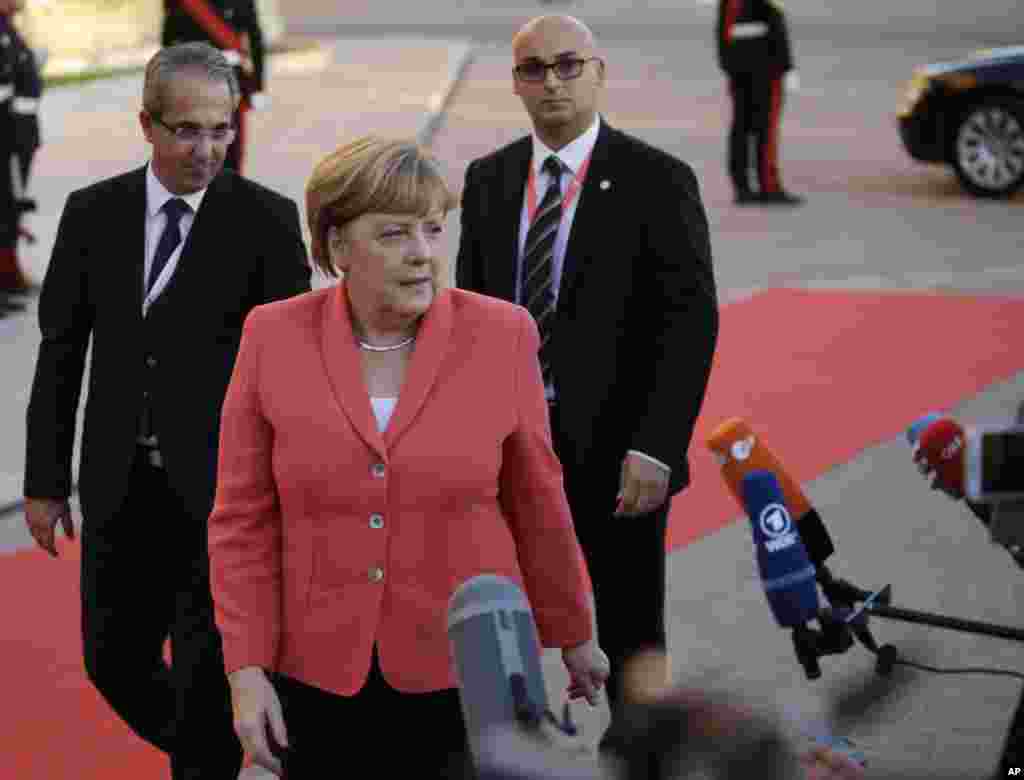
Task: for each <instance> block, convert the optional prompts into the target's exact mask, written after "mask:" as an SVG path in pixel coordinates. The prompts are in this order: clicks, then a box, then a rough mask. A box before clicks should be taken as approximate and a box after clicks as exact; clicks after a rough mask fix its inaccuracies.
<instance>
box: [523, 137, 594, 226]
mask: <svg viewBox="0 0 1024 780" xmlns="http://www.w3.org/2000/svg"><path fill="white" fill-rule="evenodd" d="M589 165H590V155H589V154H588V155H587V159H586V160H584V161H583V164H582V165H581V166H580V169H579V171H577V172H576V175H575V176H573V177H572V181H570V182H569V188H568V189H567V190H566V191H565V195H564V196H563V197H562V215H563V216H565V213H566V212H567V211H568V210H569V204H570V203H572V200H573V198H575V197H576V194H577V193H578V192H579V191H580V187H581V186H582V185H583V180H584V179H585V178H586V177H587V167H588V166H589ZM558 183H560V182H558ZM536 213H537V172H536V171H535V170H534V168H533V162H532V161H531V162H530V175H529V177H527V180H526V216H527V218H528V219H527V224H533V217H534V215H535V214H536Z"/></svg>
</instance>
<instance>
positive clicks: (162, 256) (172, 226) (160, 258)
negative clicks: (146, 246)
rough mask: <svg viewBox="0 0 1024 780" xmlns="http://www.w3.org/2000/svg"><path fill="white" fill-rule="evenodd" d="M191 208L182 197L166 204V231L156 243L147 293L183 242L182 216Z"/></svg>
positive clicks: (164, 208)
mask: <svg viewBox="0 0 1024 780" xmlns="http://www.w3.org/2000/svg"><path fill="white" fill-rule="evenodd" d="M191 210H192V207H191V206H189V205H188V204H187V203H186V202H185V201H183V200H182V199H181V198H171V199H170V200H169V201H167V202H166V203H165V204H164V206H163V211H164V213H165V214H166V215H167V224H166V225H165V226H164V232H163V233H162V234H161V235H160V243H158V244H157V245H156V254H155V255H153V267H152V268H150V270H149V279H148V280H147V281H146V294H147V295H148V294H149V291H150V290H151V289H153V285H154V284H155V283H156V280H157V279H158V278H159V277H160V272H161V271H163V270H164V266H165V265H167V261H168V260H169V259H170V257H171V255H172V254H174V250H175V249H177V248H178V244H180V243H181V218H182V217H183V216H184V215H185V213H186V212H189V211H191Z"/></svg>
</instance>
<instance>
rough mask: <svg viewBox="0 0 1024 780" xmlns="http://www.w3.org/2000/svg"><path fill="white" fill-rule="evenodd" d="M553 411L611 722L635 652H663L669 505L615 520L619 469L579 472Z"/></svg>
mask: <svg viewBox="0 0 1024 780" xmlns="http://www.w3.org/2000/svg"><path fill="white" fill-rule="evenodd" d="M550 408H551V428H552V437H553V441H554V447H555V454H556V455H558V456H559V459H560V460H561V461H562V468H563V471H564V473H565V487H566V495H567V497H568V499H569V508H570V509H571V510H572V517H573V522H574V524H575V527H576V536H577V538H578V539H579V542H580V547H581V548H582V549H583V556H584V558H585V560H586V562H587V568H588V570H589V572H590V578H591V581H592V583H593V586H594V607H595V610H596V612H597V633H598V639H599V642H600V645H601V649H602V650H604V651H605V653H607V654H608V660H609V661H610V662H611V675H610V676H609V678H608V682H607V683H606V691H607V694H608V699H609V704H610V705H611V708H612V717H613V718H614V717H615V716H616V712H617V711H618V709H619V707H620V705H621V704H622V695H621V693H622V692H621V687H622V670H623V666H624V665H625V663H626V662H627V661H628V660H629V659H630V658H631V657H632V656H633V655H635V654H636V653H638V652H640V651H641V650H648V649H664V648H665V646H666V634H665V558H666V555H665V535H666V529H667V526H668V510H669V504H668V502H666V503H665V504H664V505H663V506H661V507H660V508H658V509H656V510H655V511H653V512H650V513H648V514H646V515H641V516H640V517H613V516H612V514H613V512H614V511H615V503H616V500H615V497H616V494H617V493H618V489H619V480H620V474H621V467H622V464H621V463H613V462H609V463H604V464H598V465H597V467H596V468H587V469H578V468H576V467H574V466H573V464H572V463H571V462H570V459H569V458H567V457H564V454H565V453H568V452H571V451H572V448H571V447H570V446H569V445H570V442H569V439H568V438H567V436H566V434H565V432H564V431H563V430H562V428H561V425H560V419H559V413H558V405H557V404H555V405H553V406H551V407H550Z"/></svg>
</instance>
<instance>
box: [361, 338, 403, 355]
mask: <svg viewBox="0 0 1024 780" xmlns="http://www.w3.org/2000/svg"><path fill="white" fill-rule="evenodd" d="M415 340H416V336H409V338H407V339H406V340H405V341H399V342H398V343H397V344H392V345H391V346H389V347H377V346H374V345H373V344H367V343H366V342H365V341H363V340H362V339H357V341H358V342H359V348H360V349H365V350H366V351H368V352H394V351H395V350H396V349H401V348H402V347H407V346H409V345H410V344H412V343H413V342H414V341H415Z"/></svg>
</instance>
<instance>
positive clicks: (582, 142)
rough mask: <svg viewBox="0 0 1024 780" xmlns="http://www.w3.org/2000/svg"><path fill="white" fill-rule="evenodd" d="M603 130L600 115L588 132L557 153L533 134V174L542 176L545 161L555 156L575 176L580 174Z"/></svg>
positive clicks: (585, 131)
mask: <svg viewBox="0 0 1024 780" xmlns="http://www.w3.org/2000/svg"><path fill="white" fill-rule="evenodd" d="M600 129H601V117H600V115H595V116H594V122H593V124H591V125H590V127H588V128H587V129H586V130H584V131H583V132H582V133H581V134H580V135H579V137H577V138H576V139H575V140H574V141H572V142H571V143H568V144H566V145H565V146H563V147H562V148H561V149H559V150H558V151H557V152H553V151H551V150H550V149H549V148H548V147H547V144H545V143H544V142H543V141H542V140H540V138H539V137H538V136H537V132H536V131H534V132H533V161H532V163H531V164H532V165H533V172H534V174H536V175H538V176H539V175H540V172H541V169H542V168H543V166H544V161H545V160H546V159H548V157H550V156H551V155H555V156H556V157H558V159H559V160H561V161H562V164H563V165H565V166H566V167H567V168H568V169H569V170H570V171H572V173H573V175H574V176H575V175H576V174H577V173H579V170H580V167H581V166H582V165H583V162H584V160H586V159H587V158H588V157H589V156H590V153H591V152H592V151H594V144H596V143H597V133H598V130H600Z"/></svg>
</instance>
